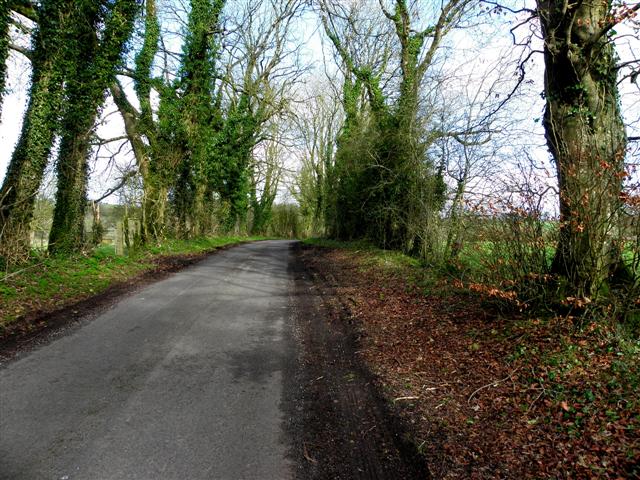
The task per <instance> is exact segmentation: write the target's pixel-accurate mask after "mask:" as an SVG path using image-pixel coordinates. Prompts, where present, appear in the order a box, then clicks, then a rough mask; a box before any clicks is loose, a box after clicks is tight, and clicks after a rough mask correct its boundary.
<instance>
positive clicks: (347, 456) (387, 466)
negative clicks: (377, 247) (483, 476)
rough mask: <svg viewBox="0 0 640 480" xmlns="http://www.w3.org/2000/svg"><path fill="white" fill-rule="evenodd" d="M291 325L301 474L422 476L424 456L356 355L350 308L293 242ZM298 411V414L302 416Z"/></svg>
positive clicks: (293, 418)
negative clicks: (295, 348) (295, 357)
mask: <svg viewBox="0 0 640 480" xmlns="http://www.w3.org/2000/svg"><path fill="white" fill-rule="evenodd" d="M292 248H293V262H292V264H291V268H292V275H293V277H294V285H295V286H294V292H293V296H294V297H293V306H294V317H295V318H294V327H293V328H294V330H293V335H294V336H295V337H296V338H295V339H296V341H297V344H298V346H299V351H298V369H297V372H291V374H289V375H286V378H288V380H287V381H288V382H289V383H290V384H291V385H290V386H291V387H293V388H287V387H286V386H285V392H289V393H288V394H285V395H290V396H292V397H295V398H290V399H288V400H287V399H285V405H288V406H289V407H288V408H289V409H290V410H294V411H290V412H289V419H290V420H289V425H288V429H289V430H290V433H291V434H293V436H294V437H295V438H296V441H295V442H294V452H292V453H293V457H295V458H294V461H295V464H296V465H297V469H296V477H297V478H299V479H301V480H302V479H350V480H358V479H362V480H364V479H379V480H385V479H389V480H391V479H394V480H396V479H405V480H410V479H426V478H430V477H429V474H428V469H427V468H426V465H425V463H424V460H423V457H421V456H420V455H418V453H417V451H416V448H415V446H414V444H412V443H411V442H409V441H408V440H407V438H408V437H407V435H406V434H405V432H406V431H407V428H406V425H404V424H403V423H402V421H401V420H400V419H399V417H398V416H397V415H395V414H394V412H393V411H392V408H391V407H392V406H391V405H389V403H388V402H387V401H386V400H384V399H383V396H382V394H381V392H380V391H379V390H378V387H377V386H376V382H375V378H374V376H373V375H372V373H371V372H370V371H369V369H368V368H367V367H366V365H365V364H364V362H363V361H362V360H361V359H360V358H359V355H358V333H357V330H356V329H355V328H354V325H353V323H352V320H351V319H350V315H349V313H348V308H346V307H345V306H344V305H342V304H341V303H340V300H339V298H338V297H337V296H336V294H335V288H334V287H333V286H332V284H331V282H330V280H329V279H327V278H325V277H323V276H322V274H321V273H320V272H319V271H316V270H313V269H309V267H308V266H307V265H305V262H304V255H305V251H307V253H308V250H309V249H308V247H305V246H304V245H302V244H294V245H293V247H292ZM300 414H301V415H300Z"/></svg>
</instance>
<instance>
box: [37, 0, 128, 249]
mask: <svg viewBox="0 0 640 480" xmlns="http://www.w3.org/2000/svg"><path fill="white" fill-rule="evenodd" d="M139 3H140V2H136V1H131V0H119V1H116V2H114V3H113V4H112V5H111V6H107V5H106V4H102V2H96V1H93V0H92V1H86V2H78V7H77V8H81V9H82V17H81V18H82V19H83V21H81V22H80V24H79V26H78V27H77V28H78V31H77V32H76V36H75V37H74V38H73V39H72V40H73V41H74V43H75V44H74V45H73V52H74V54H75V57H74V58H73V59H67V61H68V62H70V66H69V72H68V76H67V79H66V82H65V83H66V86H65V96H66V101H65V108H64V116H63V119H62V124H61V141H60V151H59V154H58V159H57V163H56V173H57V177H58V190H57V192H56V206H55V210H54V215H53V225H52V228H51V233H50V235H49V251H50V252H52V253H58V252H71V251H78V250H80V248H81V247H82V245H83V243H84V217H85V211H86V205H87V199H86V185H87V180H88V172H87V168H88V165H87V159H88V156H89V153H90V140H91V133H92V131H93V128H94V126H95V124H96V119H97V115H98V110H99V108H100V107H101V106H102V104H103V103H104V99H105V93H106V90H107V88H108V86H109V85H110V84H111V83H112V82H113V81H114V79H115V73H116V66H117V64H118V63H119V61H120V59H121V58H122V54H123V51H124V47H125V44H126V43H127V42H128V40H129V37H130V36H131V32H132V29H133V23H134V20H135V18H136V15H137V12H138V6H139ZM102 25H104V27H102ZM100 30H102V31H100Z"/></svg>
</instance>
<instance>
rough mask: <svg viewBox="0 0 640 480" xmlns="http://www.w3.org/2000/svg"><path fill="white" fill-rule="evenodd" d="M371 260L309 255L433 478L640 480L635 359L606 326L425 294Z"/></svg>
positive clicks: (485, 290) (453, 286)
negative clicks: (577, 324) (507, 312)
mask: <svg viewBox="0 0 640 480" xmlns="http://www.w3.org/2000/svg"><path fill="white" fill-rule="evenodd" d="M367 255H371V254H370V253H354V252H348V251H345V250H326V249H312V250H309V251H308V253H307V254H306V255H305V261H306V263H307V264H308V265H309V266H310V267H311V268H312V269H313V270H314V271H316V272H318V274H319V275H321V276H323V277H326V278H328V279H330V283H331V285H332V287H333V288H334V289H335V296H336V298H337V304H336V305H335V306H334V312H335V318H334V321H344V319H345V318H348V319H349V321H350V322H351V321H353V322H354V325H355V328H356V329H357V331H358V334H359V335H358V336H359V345H360V348H359V351H360V353H361V355H362V357H363V358H364V359H365V360H366V361H367V362H368V364H369V365H370V367H371V369H372V370H373V371H374V372H375V373H376V375H377V376H378V378H379V384H380V388H381V389H382V390H383V391H384V393H385V395H386V396H387V398H388V399H389V401H390V402H392V403H393V405H394V406H395V408H396V410H397V412H398V414H399V415H400V416H401V417H402V418H404V419H405V420H406V422H407V424H408V425H411V428H412V430H413V436H414V438H415V439H416V445H421V447H420V450H421V451H422V452H423V453H424V455H425V456H426V457H427V460H428V462H429V464H430V465H431V469H432V471H431V474H432V476H433V477H434V478H486V479H490V478H491V479H493V478H603V479H608V478H610V479H615V478H640V470H638V468H639V467H638V464H639V462H638V461H637V459H638V458H640V398H639V397H638V393H637V392H636V391H634V389H633V385H632V383H631V382H632V379H633V378H635V377H634V375H636V377H637V376H638V375H639V373H638V369H637V365H638V363H637V360H638V356H639V354H637V353H636V354H635V357H634V358H629V355H628V354H624V355H622V354H621V355H618V353H620V352H619V351H618V349H617V347H616V346H615V345H614V344H613V343H612V340H611V338H615V336H614V335H609V336H607V335H605V334H604V333H603V332H602V329H601V328H600V327H595V326H593V325H589V326H587V327H586V328H584V329H583V330H582V331H576V330H575V329H574V328H573V325H572V322H570V321H567V319H566V318H558V319H557V320H554V319H551V320H547V319H531V318H526V317H523V316H522V314H521V316H519V317H516V316H513V317H511V318H504V317H497V316H494V315H493V314H492V313H491V312H488V311H487V310H486V309H485V308H483V306H482V301H481V299H482V298H487V297H494V298H499V299H500V300H504V301H515V300H516V299H514V298H512V293H511V292H508V291H502V290H499V289H495V288H490V287H486V286H483V285H480V284H474V285H471V286H469V285H467V286H465V285H463V284H462V282H459V281H456V280H454V281H450V282H449V283H448V284H447V283H446V282H442V284H441V285H440V286H439V287H438V288H434V289H433V291H435V292H436V294H431V295H424V294H423V292H422V290H421V289H419V288H416V287H415V285H413V284H411V283H410V282H408V281H407V280H406V279H407V278H409V277H410V276H411V275H412V274H413V273H412V272H408V271H404V272H403V271H399V270H398V269H397V268H396V269H384V268H382V267H380V266H379V265H378V264H376V262H374V261H371V260H370V259H369V258H367ZM365 265H366V267H365ZM407 270H408V269H407ZM570 301H571V302H572V303H576V302H579V303H584V302H588V299H571V300H570ZM521 307H523V308H524V307H525V306H524V305H521ZM639 350H640V349H639ZM634 362H635V363H634ZM634 365H635V366H636V371H635V372H634V371H633V368H634V367H633V366H634Z"/></svg>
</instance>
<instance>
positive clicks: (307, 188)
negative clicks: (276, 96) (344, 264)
mask: <svg viewBox="0 0 640 480" xmlns="http://www.w3.org/2000/svg"><path fill="white" fill-rule="evenodd" d="M306 96H308V98H305V99H304V101H303V102H302V105H301V108H300V109H299V111H297V112H296V115H295V118H294V122H295V125H296V129H297V134H298V136H299V137H300V139H299V142H300V148H301V149H302V152H303V153H302V157H301V166H300V171H299V172H298V175H297V179H296V185H295V191H294V197H295V198H296V200H297V201H298V204H299V205H300V210H301V213H302V216H303V217H305V218H306V219H308V223H309V224H310V230H311V233H312V234H313V235H318V234H324V233H325V219H326V218H328V215H327V209H328V208H329V205H328V203H329V198H330V192H331V191H332V189H334V188H335V185H334V183H333V178H332V177H333V171H334V157H335V144H336V139H337V136H338V132H339V131H340V124H341V118H340V114H341V112H340V106H341V104H340V100H339V99H338V98H335V97H333V96H331V88H330V85H329V82H323V83H318V84H316V85H314V87H313V89H312V90H311V92H310V93H309V94H307V95H306Z"/></svg>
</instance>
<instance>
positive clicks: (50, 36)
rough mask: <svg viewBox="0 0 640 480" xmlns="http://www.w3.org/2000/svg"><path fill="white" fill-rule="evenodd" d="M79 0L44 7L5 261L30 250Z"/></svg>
mask: <svg viewBox="0 0 640 480" xmlns="http://www.w3.org/2000/svg"><path fill="white" fill-rule="evenodd" d="M74 4H75V2H74V1H72V0H57V1H56V0H51V1H48V2H44V3H43V4H42V7H41V10H40V12H39V13H40V19H41V20H40V25H39V29H38V31H37V32H36V35H35V41H34V50H33V73H32V76H31V89H30V92H29V93H30V95H29V105H28V106H27V110H26V113H25V118H24V124H23V126H22V132H21V133H20V138H19V140H18V144H17V145H16V148H15V150H14V152H13V155H12V157H11V162H10V163H9V167H8V169H7V174H6V176H5V179H4V183H3V184H2V188H1V189H0V257H4V259H5V262H9V263H10V262H15V261H21V260H23V259H25V258H26V257H27V256H28V254H29V249H30V241H29V230H30V223H31V219H32V217H33V209H34V202H35V197H36V194H37V193H38V189H39V188H40V184H41V182H42V176H43V174H44V169H45V168H46V166H47V161H48V159H49V154H50V153H51V148H52V145H53V141H54V138H55V134H56V131H57V128H58V125H59V121H58V120H59V118H58V116H59V112H60V110H61V106H62V96H63V80H64V78H65V72H64V69H65V65H64V60H65V54H66V53H67V50H66V42H67V40H68V38H67V36H68V32H67V30H68V29H69V28H70V27H69V23H70V20H71V19H72V18H73V11H74Z"/></svg>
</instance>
